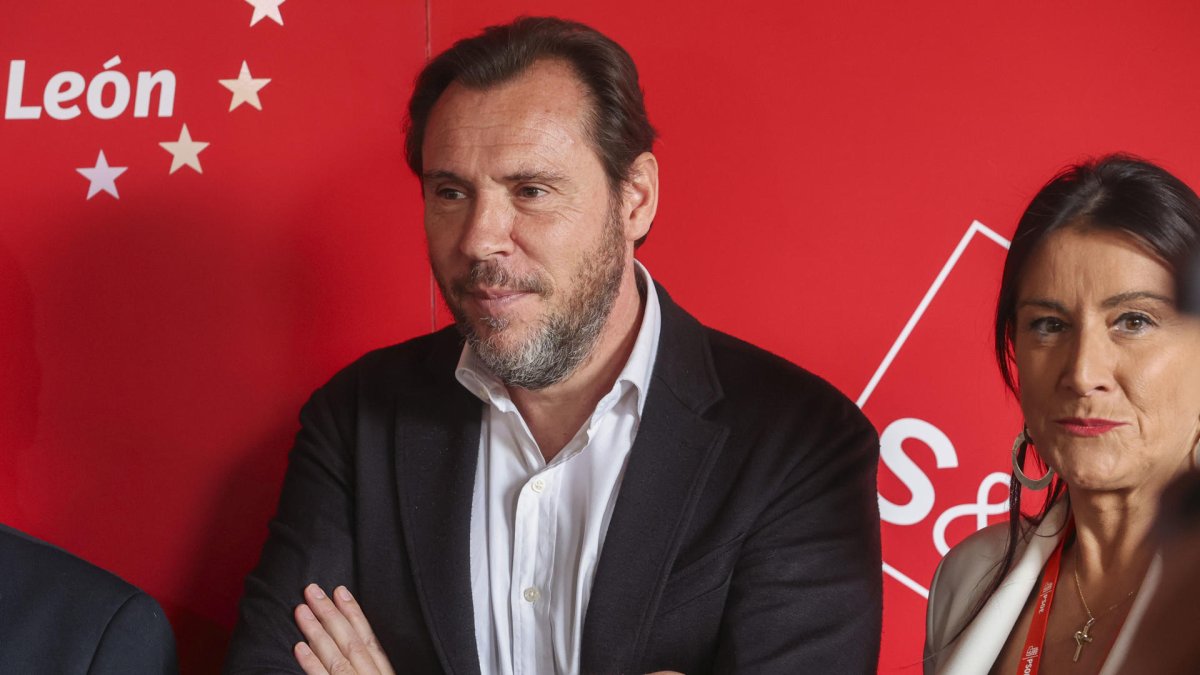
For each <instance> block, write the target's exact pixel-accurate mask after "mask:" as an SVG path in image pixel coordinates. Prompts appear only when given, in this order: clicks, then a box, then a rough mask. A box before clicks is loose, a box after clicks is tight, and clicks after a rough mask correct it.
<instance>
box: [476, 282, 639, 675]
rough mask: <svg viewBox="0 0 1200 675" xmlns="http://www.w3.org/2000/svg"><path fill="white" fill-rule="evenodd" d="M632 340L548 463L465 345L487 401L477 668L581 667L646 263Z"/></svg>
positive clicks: (623, 442) (621, 464)
mask: <svg viewBox="0 0 1200 675" xmlns="http://www.w3.org/2000/svg"><path fill="white" fill-rule="evenodd" d="M634 265H635V266H636V268H637V269H636V273H637V274H640V275H641V277H642V280H644V281H645V288H646V298H645V301H646V307H645V310H644V312H643V314H642V325H641V327H640V328H639V329H638V335H637V339H636V341H635V342H634V345H633V351H632V352H631V353H630V355H629V360H628V361H627V362H626V363H625V368H624V369H623V370H622V371H621V374H620V375H619V376H618V377H617V380H616V382H615V383H614V384H613V387H612V390H611V391H609V392H608V393H607V394H606V395H605V396H604V398H602V399H600V402H599V404H597V405H596V410H595V412H593V413H592V416H591V417H590V418H589V419H588V420H587V422H586V424H585V425H584V426H583V428H581V429H580V430H579V431H578V433H576V434H575V436H574V437H573V438H572V439H571V440H570V441H569V442H568V443H567V445H566V447H564V448H563V449H562V451H560V452H559V453H558V454H557V455H555V457H554V459H552V460H551V461H550V462H549V463H546V461H545V460H544V459H543V458H542V453H541V450H540V449H539V448H538V445H537V442H536V441H534V439H533V435H532V434H531V433H530V432H529V427H528V426H527V425H526V424H525V420H524V419H523V418H522V417H521V413H520V412H519V411H518V410H517V407H516V405H514V404H513V402H512V399H511V398H509V396H508V392H507V391H506V389H505V387H504V385H503V384H502V383H501V382H500V381H499V380H498V379H497V378H496V377H495V376H493V375H492V374H491V373H490V372H489V371H488V370H487V369H486V367H485V366H484V365H483V364H482V363H480V362H479V360H478V358H477V357H476V356H475V353H474V352H473V351H472V350H471V349H470V347H469V346H468V347H464V348H463V352H462V356H461V357H460V358H459V362H458V368H457V370H456V371H455V376H456V377H457V378H458V381H459V382H460V383H461V384H462V385H463V386H464V387H466V389H467V390H468V391H470V392H471V393H472V394H474V395H475V396H477V397H479V399H480V400H482V401H483V402H484V403H485V404H486V405H485V406H484V408H483V420H482V427H481V431H480V437H479V463H478V465H477V467H476V471H475V490H474V496H473V500H472V503H471V596H472V602H473V606H474V610H475V642H476V646H477V647H478V649H479V665H480V671H481V672H483V673H496V674H503V675H509V674H512V675H522V674H524V675H550V674H562V675H565V674H569V673H578V672H579V653H580V640H581V637H582V635H583V619H584V616H585V615H586V613H587V605H588V598H589V596H590V595H591V592H592V580H593V578H594V577H595V574H596V563H597V562H598V561H599V559H600V550H601V548H603V546H604V534H605V532H606V531H607V530H608V521H609V519H610V518H611V516H612V510H613V506H614V505H615V504H616V501H617V491H618V490H619V489H620V486H621V477H622V475H623V474H624V473H625V462H626V459H627V458H628V456H629V450H630V448H631V447H632V446H633V439H634V437H635V436H636V435H637V430H638V424H639V422H640V421H641V415H642V408H643V406H644V405H645V402H646V394H647V392H648V391H649V388H650V376H651V373H652V372H653V370H654V359H655V355H656V354H657V351H658V336H659V331H660V328H661V318H660V314H659V306H658V296H657V294H656V293H655V291H654V283H653V281H652V280H651V278H650V274H649V272H647V271H646V268H645V267H642V265H641V264H640V263H638V262H636V261H635V262H634Z"/></svg>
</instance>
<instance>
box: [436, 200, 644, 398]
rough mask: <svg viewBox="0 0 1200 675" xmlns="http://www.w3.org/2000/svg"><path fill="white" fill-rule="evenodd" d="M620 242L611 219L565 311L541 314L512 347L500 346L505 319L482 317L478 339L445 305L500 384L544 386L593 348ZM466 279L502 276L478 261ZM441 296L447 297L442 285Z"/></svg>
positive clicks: (610, 294) (612, 287) (609, 299)
mask: <svg viewBox="0 0 1200 675" xmlns="http://www.w3.org/2000/svg"><path fill="white" fill-rule="evenodd" d="M624 244H625V239H624V237H622V233H621V228H620V223H619V221H616V220H614V219H610V222H608V223H607V224H606V226H605V235H604V239H603V240H602V241H601V242H600V245H599V246H598V247H597V248H598V249H599V250H597V251H595V252H594V253H593V254H591V255H588V256H585V258H584V260H585V263H584V266H583V268H582V269H581V270H580V271H579V278H578V279H577V283H578V284H579V285H578V287H577V289H576V291H575V295H574V297H572V298H571V299H570V301H569V302H568V303H567V306H566V307H565V308H564V309H562V310H559V311H555V312H550V313H548V314H547V315H546V316H545V317H543V318H542V319H541V321H540V323H539V325H538V326H536V327H535V328H534V330H533V334H532V335H531V336H530V337H529V339H527V340H526V341H525V342H524V343H522V344H520V345H517V346H516V347H515V348H511V349H507V350H506V349H504V348H503V347H502V346H501V345H502V344H503V343H502V340H501V339H500V336H501V335H502V334H503V333H504V331H505V330H506V329H507V328H508V323H509V322H508V320H507V319H498V318H491V319H486V321H487V323H488V325H489V327H490V328H491V331H490V334H489V335H488V336H487V337H480V335H479V331H478V330H476V328H475V325H474V324H473V323H472V322H471V321H470V319H469V318H468V317H467V316H466V315H465V314H464V313H463V312H462V310H461V308H459V307H456V306H455V305H454V303H451V302H447V305H449V306H450V311H451V313H453V314H454V320H455V323H456V324H457V325H458V329H459V331H460V332H461V333H462V334H463V335H464V336H465V337H466V339H467V342H468V343H469V344H470V345H471V348H472V349H473V350H474V351H475V355H476V356H477V357H479V360H480V361H482V362H483V364H484V365H485V366H487V368H488V370H490V371H491V372H492V374H493V375H495V376H496V377H497V378H499V379H500V381H501V382H503V383H504V384H505V385H506V386H509V387H520V388H522V389H530V390H537V389H544V388H546V387H549V386H550V385H552V384H557V383H558V382H561V381H563V380H565V379H566V378H567V377H568V376H570V375H571V373H573V372H575V369H576V368H578V367H579V365H580V364H581V363H583V361H584V359H586V358H587V357H588V355H589V354H591V353H592V349H593V348H595V346H596V341H597V339H598V338H599V337H600V331H601V330H603V328H604V324H605V323H606V322H607V321H608V315H609V314H610V313H611V312H612V308H613V304H615V302H616V299H617V293H618V291H619V290H620V288H621V276H622V274H623V273H624V269H625V259H624V258H625V256H624V252H625V246H624ZM471 277H472V280H473V281H476V282H479V281H486V282H488V283H503V282H502V281H501V280H502V279H505V277H506V275H505V272H504V270H502V269H499V268H497V267H495V266H492V267H490V268H489V267H488V266H487V264H486V263H479V264H477V265H476V267H475V268H473V269H472V270H471ZM442 295H443V297H448V296H446V288H445V287H444V286H443V288H442ZM545 297H547V298H548V297H550V295H549V294H546V295H545Z"/></svg>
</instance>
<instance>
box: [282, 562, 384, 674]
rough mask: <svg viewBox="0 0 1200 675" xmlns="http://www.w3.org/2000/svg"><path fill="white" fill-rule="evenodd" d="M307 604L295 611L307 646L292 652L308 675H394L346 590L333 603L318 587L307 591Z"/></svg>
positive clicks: (336, 593)
mask: <svg viewBox="0 0 1200 675" xmlns="http://www.w3.org/2000/svg"><path fill="white" fill-rule="evenodd" d="M304 601H305V604H303V605H299V606H298V607H296V612H295V618H296V625H297V626H299V627H300V632H301V633H303V634H304V638H305V640H307V642H297V643H296V646H295V647H294V648H293V649H292V653H293V654H294V655H295V656H296V661H297V662H298V663H299V664H300V667H301V668H303V669H304V672H305V673H307V674H308V675H330V674H333V675H351V674H352V673H353V674H355V675H395V671H394V670H392V665H391V664H390V663H388V660H387V656H386V655H385V654H384V653H383V649H381V648H380V646H379V641H378V640H376V639H375V633H373V632H371V625H370V624H369V623H368V622H367V617H365V616H363V613H362V608H361V607H359V605H358V602H357V601H356V600H355V599H354V596H352V595H350V591H348V590H346V587H345V586H338V587H337V588H335V589H334V591H333V600H330V599H329V597H328V596H326V595H325V593H324V591H322V590H321V587H320V586H317V585H316V584H309V585H308V587H307V588H305V589H304Z"/></svg>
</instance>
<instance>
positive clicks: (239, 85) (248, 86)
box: [217, 61, 271, 111]
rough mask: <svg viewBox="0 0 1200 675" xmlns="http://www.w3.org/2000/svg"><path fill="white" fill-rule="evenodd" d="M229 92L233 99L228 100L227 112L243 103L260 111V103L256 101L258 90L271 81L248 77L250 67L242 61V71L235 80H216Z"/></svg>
mask: <svg viewBox="0 0 1200 675" xmlns="http://www.w3.org/2000/svg"><path fill="white" fill-rule="evenodd" d="M217 81H218V82H220V83H221V86H222V87H225V88H226V89H228V90H229V91H232V92H233V98H232V99H230V100H229V110H230V111H232V110H233V109H234V108H236V107H238V106H239V105H241V104H243V103H249V104H250V105H252V106H254V107H255V108H258V109H259V110H262V102H260V101H259V100H258V90H259V89H262V88H263V87H265V86H267V83H268V82H270V81H271V80H270V79H269V78H265V77H264V78H258V79H255V78H253V77H250V66H248V65H246V62H245V61H242V71H241V72H240V73H238V76H237V79H236V80H217Z"/></svg>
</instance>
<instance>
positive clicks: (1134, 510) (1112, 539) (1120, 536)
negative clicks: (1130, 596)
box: [1071, 490, 1160, 593]
mask: <svg viewBox="0 0 1200 675" xmlns="http://www.w3.org/2000/svg"><path fill="white" fill-rule="evenodd" d="M1159 492H1160V491H1158V490H1132V491H1120V492H1096V493H1089V492H1085V491H1082V490H1075V491H1072V493H1071V512H1072V515H1073V517H1074V518H1075V544H1074V546H1073V548H1075V549H1077V550H1076V551H1075V552H1074V557H1075V560H1076V561H1077V564H1078V574H1079V580H1080V583H1081V584H1082V585H1083V587H1084V589H1089V588H1090V589H1096V591H1095V592H1096V593H1099V592H1100V591H1101V589H1104V590H1108V589H1111V591H1112V592H1118V593H1119V592H1123V591H1122V588H1123V587H1125V586H1128V585H1130V584H1133V583H1135V581H1134V580H1138V579H1141V578H1142V575H1144V574H1145V572H1146V568H1147V567H1148V566H1149V564H1150V559H1151V558H1152V557H1153V555H1154V547H1153V546H1151V545H1150V542H1149V537H1150V530H1151V527H1152V526H1153V523H1154V518H1155V516H1156V515H1157V514H1158V500H1159Z"/></svg>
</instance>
